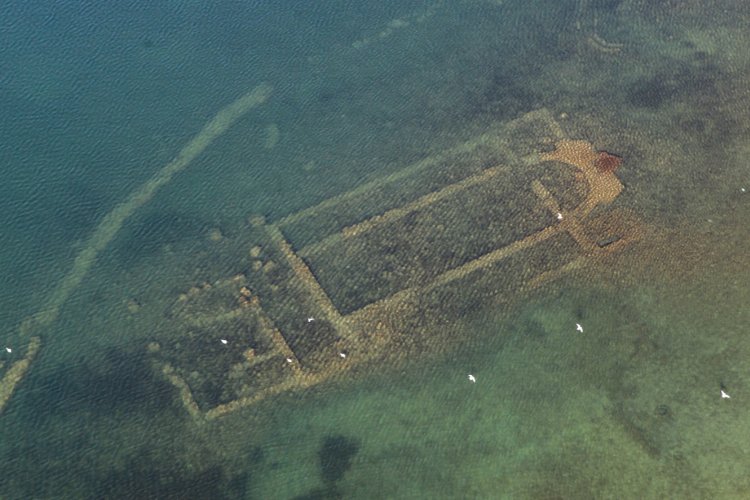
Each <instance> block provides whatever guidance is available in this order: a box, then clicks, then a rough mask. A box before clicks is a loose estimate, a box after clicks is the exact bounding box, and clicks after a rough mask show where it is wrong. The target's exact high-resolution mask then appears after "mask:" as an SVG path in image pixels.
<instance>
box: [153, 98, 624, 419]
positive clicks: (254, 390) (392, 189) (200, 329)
mask: <svg viewBox="0 0 750 500" xmlns="http://www.w3.org/2000/svg"><path fill="white" fill-rule="evenodd" d="M564 138H565V137H564V134H563V132H562V130H561V128H560V127H559V126H558V124H557V123H556V122H555V120H554V119H553V118H552V116H551V115H550V113H549V112H548V111H547V110H545V109H542V110H537V111H534V112H532V113H528V114H526V115H524V116H523V117H521V118H518V119H516V120H514V121H511V122H509V123H506V124H501V125H497V126H496V127H494V128H493V129H492V130H489V131H488V132H487V133H486V134H483V135H482V136H480V137H477V138H476V139H474V140H472V141H468V142H466V143H464V144H461V145H459V146H457V147H454V148H452V149H450V150H447V151H445V152H443V153H440V154H438V155H435V156H432V157H429V158H425V159H424V160H422V161H420V162H418V163H415V164H413V165H410V166H407V167H405V168H404V169H402V170H400V171H398V172H396V173H394V174H391V175H389V176H386V177H383V178H380V179H376V180H374V181H371V182H369V183H367V184H364V185H361V186H359V187H357V188H356V189H354V190H352V191H350V192H347V193H344V194H341V195H339V196H336V197H334V198H331V199H329V200H326V201H324V202H322V203H320V204H318V205H317V206H314V207H311V208H309V209H305V210H302V211H300V212H298V213H294V214H291V215H289V216H287V217H285V218H283V219H280V220H277V221H270V222H266V221H260V220H259V219H258V220H256V226H257V227H256V229H259V230H262V233H263V234H264V236H263V239H264V241H263V242H262V247H263V255H262V256H261V257H258V258H257V259H255V260H253V261H252V262H242V263H238V270H243V269H244V271H242V272H240V273H238V274H237V275H236V276H235V277H234V278H228V279H226V280H220V281H219V282H217V283H215V284H210V285H209V286H207V287H204V289H198V290H197V291H193V292H192V295H190V294H187V295H186V296H185V297H181V298H180V299H178V301H177V302H176V303H175V305H174V306H173V307H172V308H171V310H170V315H171V317H172V319H173V324H174V326H175V332H177V333H175V334H174V338H173V339H172V341H170V342H166V343H164V342H163V343H161V344H160V345H159V346H155V347H154V349H153V350H154V355H155V361H156V363H157V364H158V366H159V367H160V368H161V370H162V372H163V373H164V374H165V376H166V377H167V378H168V379H169V380H170V381H171V382H172V383H173V384H174V385H175V386H176V387H177V389H178V390H179V393H180V396H181V399H182V401H183V403H184V405H185V407H186V409H187V410H188V411H189V412H190V414H191V415H192V416H193V417H194V418H195V419H196V420H205V419H209V420H210V419H212V418H215V417H218V416H220V415H224V414H226V413H228V412H231V411H234V410H236V409H238V408H242V407H246V406H249V405H251V404H254V403H257V402H258V401H261V400H263V399H265V398H267V397H269V396H272V395H275V394H279V393H282V392H286V391H290V390H300V389H304V388H307V387H310V386H312V385H315V384H318V383H321V382H323V381H325V380H327V379H330V378H332V377H336V376H337V375H340V374H342V373H344V372H346V371H347V370H350V369H352V368H354V367H356V366H357V365H359V364H362V363H365V362H367V361H370V360H372V359H375V358H378V357H381V356H383V355H384V354H388V352H389V350H395V346H401V345H404V343H408V342H409V341H410V339H412V338H413V337H414V336H415V335H416V331H417V330H419V331H420V335H422V341H423V342H424V341H425V339H424V332H429V328H430V325H431V324H436V323H439V322H441V321H455V320H457V319H460V318H462V317H466V316H467V315H469V314H470V313H471V311H473V310H475V309H477V308H480V307H483V306H484V305H487V304H491V303H497V302H502V301H507V300H510V299H511V298H512V297H513V296H517V295H519V294H522V293H524V292H526V291H528V290H530V289H533V288H534V287H536V286H539V285H540V284H542V283H544V282H545V281H548V280H550V279H554V278H556V277H558V276H560V275H561V274H563V273H565V272H567V271H568V270H570V269H573V268H576V267H578V266H580V265H582V264H583V263H584V262H585V260H586V259H587V258H588V257H590V256H591V255H593V254H595V253H596V252H597V251H598V249H599V247H598V246H597V245H596V244H595V243H594V241H589V240H587V239H586V238H587V237H586V236H585V235H586V227H585V222H586V221H583V220H564V221H563V220H561V219H562V212H565V213H569V212H570V213H575V211H574V208H575V207H577V206H579V205H581V204H583V203H584V202H585V201H586V196H587V194H588V189H587V186H586V184H585V181H584V180H582V179H581V177H580V176H577V175H576V171H575V169H574V168H573V167H571V166H567V165H562V164H555V165H551V164H550V163H549V162H547V163H541V161H540V155H539V152H540V151H542V150H543V149H544V148H549V147H550V146H551V145H552V144H553V143H554V142H556V141H559V140H561V139H564ZM610 250H612V249H607V251H610ZM250 290H252V292H251V293H248V292H249V291H250ZM238 332H240V333H239V334H238ZM227 337H228V338H227ZM222 339H223V340H225V341H227V342H226V343H225V344H224V343H223V341H222ZM204 343H205V346H204V345H203V344H204ZM426 343H428V344H429V335H428V336H427V339H426ZM209 346H210V347H209ZM197 347H202V348H203V349H204V350H203V352H204V353H206V354H205V356H204V357H202V358H201V361H200V362H196V361H194V360H193V361H191V357H190V355H189V354H187V353H189V352H190V349H194V348H197Z"/></svg>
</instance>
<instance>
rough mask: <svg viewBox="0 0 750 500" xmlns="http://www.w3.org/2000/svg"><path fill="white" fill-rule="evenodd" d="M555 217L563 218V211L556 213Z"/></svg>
mask: <svg viewBox="0 0 750 500" xmlns="http://www.w3.org/2000/svg"><path fill="white" fill-rule="evenodd" d="M555 217H557V220H562V213H561V212H557V213H556V214H555Z"/></svg>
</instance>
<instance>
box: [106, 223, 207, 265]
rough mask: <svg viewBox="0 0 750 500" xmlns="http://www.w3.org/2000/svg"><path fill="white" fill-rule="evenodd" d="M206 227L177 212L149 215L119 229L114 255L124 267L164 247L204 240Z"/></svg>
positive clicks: (114, 245)
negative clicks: (120, 232)
mask: <svg viewBox="0 0 750 500" xmlns="http://www.w3.org/2000/svg"><path fill="white" fill-rule="evenodd" d="M206 227H207V225H206V224H205V223H204V222H203V221H201V220H198V219H197V218H195V217H192V216H189V215H186V214H183V213H178V212H149V213H146V214H144V215H143V216H142V217H139V218H137V219H136V220H133V222H132V223H129V224H127V225H126V226H125V227H123V229H122V234H121V236H120V237H118V239H117V241H116V242H115V243H114V244H113V253H114V254H115V255H116V256H117V258H118V259H119V260H120V261H121V262H122V263H123V264H125V265H130V264H132V263H134V262H139V261H140V260H142V259H144V258H147V257H150V256H152V255H154V254H157V253H158V252H160V251H161V250H162V249H163V248H164V247H165V246H167V245H176V244H179V243H182V242H185V241H190V240H199V239H201V238H203V237H205V231H206Z"/></svg>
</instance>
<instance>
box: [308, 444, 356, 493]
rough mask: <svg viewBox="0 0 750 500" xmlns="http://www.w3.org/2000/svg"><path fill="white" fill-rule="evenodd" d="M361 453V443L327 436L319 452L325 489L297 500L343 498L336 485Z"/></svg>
mask: <svg viewBox="0 0 750 500" xmlns="http://www.w3.org/2000/svg"><path fill="white" fill-rule="evenodd" d="M358 451H359V443H358V442H357V441H356V440H355V439H352V438H348V437H346V436H342V435H340V434H335V435H332V436H327V437H326V438H325V439H324V440H323V443H322V444H321V446H320V450H318V461H319V465H320V476H321V479H322V480H323V487H321V488H315V489H314V490H312V491H309V492H307V493H305V494H303V495H300V496H298V497H295V500H327V499H336V498H343V495H342V494H341V493H340V492H339V491H338V488H337V487H336V483H337V482H338V481H339V480H340V479H341V478H342V477H344V474H346V472H347V471H348V470H349V469H350V468H351V466H352V459H353V458H354V456H355V455H356V454H357V452H358Z"/></svg>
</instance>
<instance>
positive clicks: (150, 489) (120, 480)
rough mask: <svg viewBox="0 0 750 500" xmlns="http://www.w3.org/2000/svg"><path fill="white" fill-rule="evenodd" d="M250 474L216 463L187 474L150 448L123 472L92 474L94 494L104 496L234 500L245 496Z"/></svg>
mask: <svg viewBox="0 0 750 500" xmlns="http://www.w3.org/2000/svg"><path fill="white" fill-rule="evenodd" d="M248 478H249V475H248V474H247V473H245V474H240V475H237V476H230V475H228V474H226V473H225V472H224V471H223V470H222V468H221V467H219V466H213V467H210V468H208V469H206V470H203V471H200V472H198V473H196V474H192V475H190V474H186V473H185V472H184V470H182V469H181V468H180V467H179V466H176V465H175V464H165V463H162V462H158V461H155V460H154V459H153V458H151V457H150V456H149V454H148V452H147V451H142V452H141V453H139V454H138V456H136V457H133V458H132V459H131V460H130V462H129V463H128V465H127V466H126V467H125V469H124V470H122V471H112V472H110V473H108V474H107V475H106V476H104V477H93V478H91V483H92V484H95V485H96V486H95V492H96V493H95V495H94V496H93V497H92V498H101V499H110V498H111V499H121V498H132V499H136V498H137V499H159V500H172V499H174V500H191V499H196V500H197V499H212V500H213V499H216V500H222V499H225V498H226V499H235V498H245V496H246V488H247V481H248Z"/></svg>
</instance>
